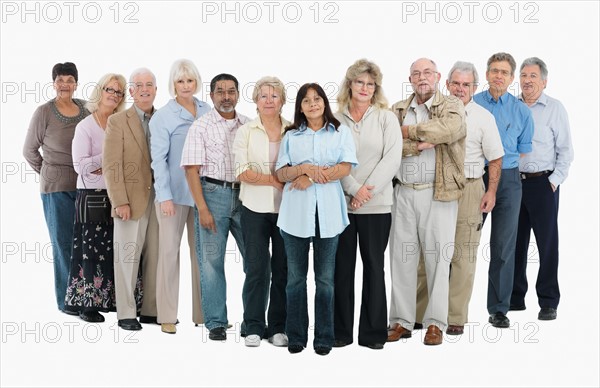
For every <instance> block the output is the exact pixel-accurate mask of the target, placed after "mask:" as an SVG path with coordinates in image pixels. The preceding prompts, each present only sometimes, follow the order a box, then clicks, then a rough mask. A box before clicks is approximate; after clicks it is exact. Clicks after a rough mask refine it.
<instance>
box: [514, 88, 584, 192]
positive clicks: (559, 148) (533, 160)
mask: <svg viewBox="0 0 600 388" xmlns="http://www.w3.org/2000/svg"><path fill="white" fill-rule="evenodd" d="M519 99H520V100H521V101H523V96H520V97H519ZM529 109H531V114H532V115H533V122H534V124H535V133H534V134H533V151H532V152H531V153H530V154H527V155H525V156H524V157H523V158H521V160H520V161H519V171H521V172H540V171H545V170H549V171H552V170H554V172H553V173H552V174H551V175H550V176H549V177H548V180H549V181H550V183H552V184H553V185H554V187H558V185H560V184H561V183H563V182H564V180H565V179H566V178H567V175H569V167H570V166H571V162H572V161H573V143H572V142H571V129H570V127H569V117H568V116H567V111H566V109H565V107H564V106H563V104H561V102H560V101H558V100H557V99H555V98H552V97H549V96H547V95H546V94H545V93H542V94H541V95H540V97H539V98H538V100H537V101H536V102H535V103H534V104H533V105H531V106H530V107H529Z"/></svg>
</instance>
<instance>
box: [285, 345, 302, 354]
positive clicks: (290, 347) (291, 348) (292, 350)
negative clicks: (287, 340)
mask: <svg viewBox="0 0 600 388" xmlns="http://www.w3.org/2000/svg"><path fill="white" fill-rule="evenodd" d="M303 350H304V346H302V345H288V352H290V353H292V354H295V353H300V352H301V351H303Z"/></svg>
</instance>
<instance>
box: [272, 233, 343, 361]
mask: <svg viewBox="0 0 600 388" xmlns="http://www.w3.org/2000/svg"><path fill="white" fill-rule="evenodd" d="M317 225H318V223H317ZM317 235H319V233H318V230H317ZM281 236H282V237H283V242H284V243H285V251H286V253H287V257H288V281H287V287H286V294H287V321H286V331H287V335H288V341H289V345H301V346H304V347H306V344H307V342H308V301H307V295H306V275H307V272H308V251H309V248H310V242H311V240H312V243H313V250H314V252H313V258H314V271H315V283H316V295H315V339H314V341H313V347H314V348H317V347H324V348H328V349H331V348H332V347H333V342H334V333H333V279H334V276H335V252H336V250H337V245H338V237H339V236H335V237H331V238H320V237H308V238H301V237H296V236H292V235H291V234H288V233H286V232H284V231H283V230H282V231H281Z"/></svg>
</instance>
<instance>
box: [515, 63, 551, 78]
mask: <svg viewBox="0 0 600 388" xmlns="http://www.w3.org/2000/svg"><path fill="white" fill-rule="evenodd" d="M536 65H537V66H539V67H540V75H541V76H542V79H543V80H544V81H545V80H546V78H548V66H546V62H544V61H542V60H541V59H539V58H538V57H531V58H527V59H526V60H524V61H523V63H522V64H521V68H520V69H519V71H523V68H524V67H525V66H536Z"/></svg>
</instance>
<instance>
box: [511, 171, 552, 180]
mask: <svg viewBox="0 0 600 388" xmlns="http://www.w3.org/2000/svg"><path fill="white" fill-rule="evenodd" d="M551 173H552V171H550V170H544V171H540V172H521V173H519V174H520V175H521V179H531V178H537V177H540V176H544V175H550V174H551Z"/></svg>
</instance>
